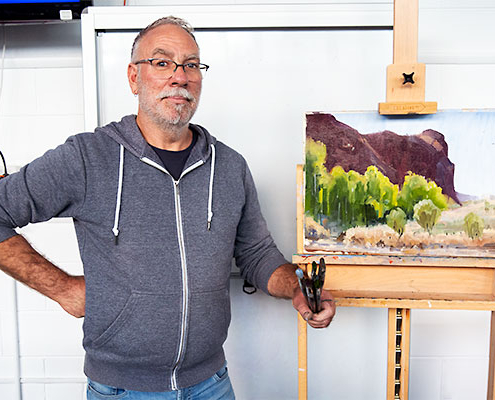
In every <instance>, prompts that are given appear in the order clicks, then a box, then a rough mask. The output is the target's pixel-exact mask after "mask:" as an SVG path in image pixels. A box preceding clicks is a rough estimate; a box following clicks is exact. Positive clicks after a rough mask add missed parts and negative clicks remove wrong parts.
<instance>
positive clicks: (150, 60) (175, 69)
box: [133, 58, 210, 74]
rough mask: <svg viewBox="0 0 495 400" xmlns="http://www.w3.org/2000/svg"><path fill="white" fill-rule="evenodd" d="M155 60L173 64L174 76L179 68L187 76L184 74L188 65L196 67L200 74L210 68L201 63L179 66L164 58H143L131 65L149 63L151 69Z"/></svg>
mask: <svg viewBox="0 0 495 400" xmlns="http://www.w3.org/2000/svg"><path fill="white" fill-rule="evenodd" d="M157 60H159V61H166V62H168V63H174V64H175V68H174V70H173V71H172V74H175V71H177V68H179V67H182V71H184V73H185V74H187V72H186V65H188V64H195V65H198V70H199V71H200V72H201V71H202V70H204V71H205V72H206V71H208V68H210V66H209V65H206V64H203V63H198V62H186V63H184V64H179V63H176V62H175V61H174V60H167V59H166V58H143V59H142V60H138V61H135V62H133V64H135V65H138V64H145V63H149V64H150V65H151V66H152V67H153V61H157Z"/></svg>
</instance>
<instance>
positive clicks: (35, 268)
mask: <svg viewBox="0 0 495 400" xmlns="http://www.w3.org/2000/svg"><path fill="white" fill-rule="evenodd" d="M0 269H1V270H2V271H4V272H5V273H7V274H8V275H10V276H11V277H12V278H14V279H16V280H18V281H20V282H22V283H24V284H26V285H27V286H29V287H31V288H33V289H34V290H36V291H38V292H40V293H41V294H44V295H45V296H47V297H49V298H50V299H52V300H54V301H56V302H57V303H59V304H60V306H61V307H62V308H63V309H64V310H65V311H67V312H68V313H69V314H71V315H73V316H74V317H78V318H79V317H83V316H84V306H85V289H86V286H85V281H84V277H83V276H71V275H69V274H67V273H66V272H64V271H62V270H61V269H60V268H58V267H56V266H55V265H53V264H52V263H51V262H50V261H48V260H47V259H46V258H44V257H43V256H42V255H41V254H39V253H38V252H37V251H36V250H34V249H33V248H32V247H31V245H30V244H29V243H28V242H27V241H26V239H24V238H23V237H22V236H21V235H17V236H13V237H11V238H9V239H7V240H5V241H3V242H1V243H0Z"/></svg>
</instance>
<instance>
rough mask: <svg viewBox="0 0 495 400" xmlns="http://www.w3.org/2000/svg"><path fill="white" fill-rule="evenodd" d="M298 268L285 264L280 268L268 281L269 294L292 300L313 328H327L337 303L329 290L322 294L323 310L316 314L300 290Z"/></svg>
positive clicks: (323, 291)
mask: <svg viewBox="0 0 495 400" xmlns="http://www.w3.org/2000/svg"><path fill="white" fill-rule="evenodd" d="M295 271H296V266H295V265H292V264H283V265H281V266H280V267H278V268H277V269H276V270H275V271H274V272H273V274H272V275H271V277H270V279H269V280H268V292H269V293H270V294H271V295H272V296H275V297H281V298H284V299H292V305H293V306H294V308H295V309H296V310H297V311H298V312H299V313H300V314H301V316H302V317H303V318H304V319H305V320H306V321H307V322H308V324H309V325H311V326H312V327H313V328H326V327H327V326H328V325H329V324H330V322H332V319H333V317H334V315H335V301H334V299H333V296H332V294H331V293H330V292H329V291H328V290H322V292H321V300H322V302H321V304H322V306H321V307H322V310H321V311H320V312H319V313H317V314H314V313H313V312H311V309H310V308H309V305H308V303H307V301H306V299H305V297H304V295H303V293H302V291H301V289H300V288H299V283H298V281H297V276H296V272H295Z"/></svg>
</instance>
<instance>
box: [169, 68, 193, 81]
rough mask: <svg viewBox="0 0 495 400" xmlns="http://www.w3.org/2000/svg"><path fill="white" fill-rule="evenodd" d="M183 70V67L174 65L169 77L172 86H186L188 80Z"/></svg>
mask: <svg viewBox="0 0 495 400" xmlns="http://www.w3.org/2000/svg"><path fill="white" fill-rule="evenodd" d="M184 68H185V67H184V65H180V64H176V66H175V69H174V72H173V74H172V76H171V77H170V79H171V80H172V82H171V83H172V85H174V84H176V85H187V83H188V82H189V78H188V76H187V74H186V71H185V69H184Z"/></svg>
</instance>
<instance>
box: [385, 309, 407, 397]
mask: <svg viewBox="0 0 495 400" xmlns="http://www.w3.org/2000/svg"><path fill="white" fill-rule="evenodd" d="M410 332H411V310H410V309H408V308H389V309H388V357H387V400H407V398H408V392H409V348H410V347H409V343H410V340H409V339H410Z"/></svg>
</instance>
